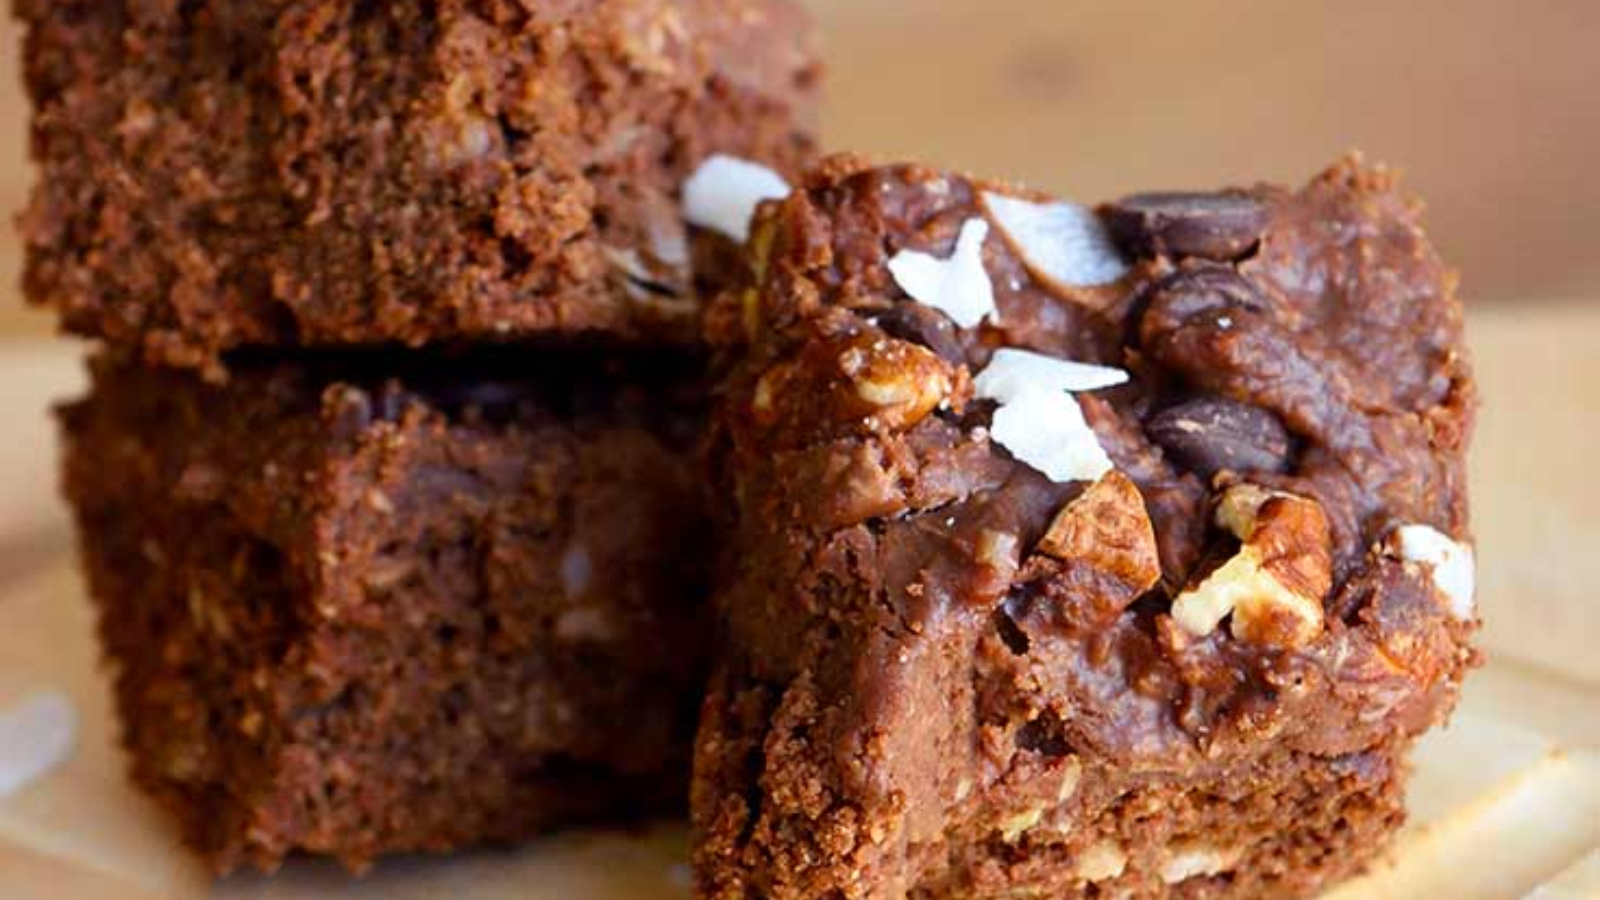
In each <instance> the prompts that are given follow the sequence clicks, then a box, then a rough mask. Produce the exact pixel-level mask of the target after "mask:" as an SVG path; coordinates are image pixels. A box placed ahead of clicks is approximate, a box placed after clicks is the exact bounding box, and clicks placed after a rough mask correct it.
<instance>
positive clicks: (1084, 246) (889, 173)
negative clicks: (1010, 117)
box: [696, 157, 1476, 897]
mask: <svg viewBox="0 0 1600 900" xmlns="http://www.w3.org/2000/svg"><path fill="white" fill-rule="evenodd" d="M1419 215H1420V208H1419V206H1418V204H1417V203H1416V202H1415V201H1414V200H1412V199H1411V198H1410V197H1409V196H1408V195H1406V194H1405V193H1403V192H1402V191H1401V190H1400V189H1399V187H1398V185H1397V183H1396V178H1395V176H1394V175H1393V174H1392V173H1391V172H1389V171H1388V170H1386V169H1384V168H1382V167H1377V166H1372V165H1368V164H1367V163H1365V162H1364V161H1363V160H1361V159H1360V158H1359V157H1351V158H1347V159H1345V160H1343V161H1341V162H1340V163H1338V164H1337V165H1335V166H1334V167H1332V168H1331V169H1329V170H1328V171H1326V172H1324V173H1323V174H1321V175H1319V176H1318V177H1316V178H1315V179H1313V180H1312V181H1311V182H1310V183H1309V184H1307V185H1306V186H1305V187H1303V188H1301V189H1299V190H1291V189H1286V188H1282V187H1276V186H1257V187H1251V188H1245V189H1235V190H1227V191H1222V192H1218V193H1211V194H1190V193H1167V194H1144V195H1137V196H1133V197H1128V198H1125V199H1123V200H1121V201H1118V202H1116V203H1111V204H1107V205H1105V206H1102V207H1099V208H1095V209H1090V208H1087V207H1082V206H1076V205H1073V204H1065V203H1060V202H1057V201H1053V200H1051V199H1050V198H1047V197H1044V196H1042V195H1039V194H1036V193H1032V192H1029V191H1025V190H1021V189H1018V188H1015V187H1011V186H1007V185H1003V184H998V183H994V182H986V181H981V180H977V179H973V178H968V177H963V176H959V175H953V174H949V173H944V172H939V171H934V170H931V169H928V168H923V167H918V166H889V167H876V166H872V165H869V164H867V163H865V162H863V161H861V160H859V159H857V158H853V157H838V158H834V159H830V160H829V161H827V162H826V163H824V164H823V165H822V166H820V167H819V168H817V169H816V170H815V171H814V172H813V173H812V174H811V175H810V176H809V178H808V179H807V181H806V182H805V183H804V185H803V186H802V187H801V188H800V189H799V190H797V191H796V192H795V193H794V194H793V195H791V196H790V197H789V198H788V199H786V200H784V201H781V202H775V203H770V204H767V205H766V206H765V207H763V210H762V212H761V214H760V216H759V217H758V219H757V221H756V223H755V225H754V227H753V231H752V238H751V241H750V248H749V252H750V256H751V260H750V264H751V270H752V271H751V276H750V287H748V288H747V289H745V290H742V291H733V292H729V293H727V294H726V295H724V297H723V298H722V299H721V300H720V301H719V302H718V303H717V305H716V308H715V309H714V311H713V313H712V315H711V316H710V318H709V321H708V331H709V334H710V338H711V341H712V343H713V345H714V346H715V347H716V348H717V349H718V353H719V357H720V366H721V371H722V372H723V373H724V375H725V381H724V389H723V394H722V396H721V398H720V400H719V404H718V412H717V415H716V423H717V424H716V437H715V445H716V451H715V452H716V453H717V454H719V458H720V461H721V466H720V470H721V471H722V472H724V473H726V474H725V475H724V478H725V491H724V495H725V496H727V497H729V498H731V499H732V510H731V512H730V513H729V514H730V515H731V516H732V521H731V522H730V523H729V524H728V525H727V530H728V533H729V534H731V535H733V536H734V539H733V542H732V543H733V544H734V546H731V547H729V548H728V558H727V559H725V560H724V574H723V576H722V585H723V588H722V591H721V600H720V602H721V605H722V607H723V612H724V615H725V617H726V620H727V622H728V642H727V646H728V648H729V649H728V651H727V654H726V659H725V663H724V665H725V672H724V678H725V679H727V680H729V681H730V683H731V684H733V685H734V690H747V689H748V688H750V686H752V685H765V686H768V687H769V688H770V689H771V690H773V691H776V692H778V693H779V694H781V695H782V697H783V698H784V699H783V700H782V701H781V705H780V707H779V708H778V710H777V711H776V712H773V713H772V716H773V720H772V721H773V723H774V724H772V725H771V727H772V728H773V729H774V730H773V731H772V732H771V733H769V734H768V735H767V737H766V738H765V744H764V745H763V751H762V752H763V753H764V754H766V755H765V756H764V757H759V756H758V758H762V759H764V760H765V762H764V765H765V766H766V769H765V771H764V774H757V775H754V776H752V775H751V774H750V771H749V770H748V769H745V768H741V765H748V763H746V764H740V763H737V762H725V761H719V760H717V759H716V757H717V756H718V755H719V754H723V753H724V752H725V751H726V748H727V747H731V746H734V743H736V742H733V743H730V742H729V741H731V739H729V738H727V736H726V734H721V735H719V734H716V733H714V732H716V731H717V729H719V728H722V729H724V730H726V728H728V727H731V726H727V725H726V724H725V723H724V724H722V725H719V724H717V723H713V724H712V726H711V729H710V732H708V729H707V726H706V725H702V738H701V740H702V748H701V754H702V757H701V759H702V762H701V765H702V767H703V769H704V770H705V771H706V772H708V773H709V774H708V775H707V776H706V777H704V778H701V779H700V781H699V784H698V786H697V799H696V809H697V817H698V819H697V824H698V825H699V827H700V829H701V833H702V835H703V840H704V841H705V843H704V844H703V845H702V850H701V852H702V860H703V862H705V863H706V864H705V868H706V870H707V871H708V872H710V873H712V874H710V875H709V876H708V880H707V881H706V882H705V883H706V884H710V885H712V886H713V888H717V886H719V885H720V886H721V887H722V888H726V886H727V885H728V884H730V883H732V882H728V881H725V880H723V878H724V876H725V875H726V871H727V870H726V869H723V868H722V867H723V866H725V865H728V861H729V860H731V859H734V858H736V857H737V858H739V859H742V860H743V861H744V862H743V863H742V864H741V865H745V866H753V867H754V868H753V869H750V870H749V871H755V870H756V869H760V870H761V871H762V872H763V873H764V874H760V875H750V874H749V871H747V872H746V875H745V876H740V877H744V878H747V879H748V880H746V881H745V882H744V883H745V884H746V885H747V886H748V885H760V884H765V885H766V891H767V893H762V890H760V889H757V888H750V889H751V890H752V891H754V892H753V893H750V894H748V896H791V894H790V893H786V892H785V891H786V890H793V891H795V893H793V894H792V895H793V896H801V895H804V890H806V889H818V888H820V887H830V888H831V887H836V886H838V885H839V884H840V883H841V881H840V879H846V880H850V879H857V880H856V881H854V882H853V883H856V884H857V885H858V886H859V885H862V884H892V885H899V886H900V888H901V889H905V890H909V889H910V888H911V887H913V886H915V885H917V884H919V883H924V882H925V878H926V877H933V876H931V875H928V874H927V873H930V872H933V873H937V872H939V871H941V870H942V869H943V868H945V867H948V866H949V865H951V860H952V859H953V858H954V857H953V856H949V857H946V856H945V853H946V848H947V847H949V846H954V845H955V843H956V842H957V838H956V837H954V836H955V835H958V834H963V833H968V832H971V829H973V828H974V827H976V826H975V823H974V821H973V820H972V817H973V816H977V815H987V814H989V813H991V812H992V811H993V810H994V808H995V806H996V804H997V803H1001V801H1000V800H997V799H996V798H998V797H1002V796H1005V797H1007V799H1006V800H1005V801H1004V802H1006V803H1015V802H1017V798H1016V797H1015V796H1011V795H1007V794H1006V791H1007V790H1012V789H1016V786H1017V785H1019V784H1028V783H1029V780H1028V778H1027V777H1024V775H1023V774H1022V770H1024V769H1026V768H1028V767H1029V766H1037V765H1042V764H1043V763H1039V762H1038V761H1037V760H1035V761H1034V762H1028V761H1027V760H1026V759H1024V757H1028V756H1029V754H1027V753H1020V750H1029V751H1032V753H1033V756H1034V757H1039V758H1049V757H1057V758H1058V759H1057V760H1056V761H1057V762H1060V759H1059V757H1062V756H1064V755H1065V754H1067V753H1068V752H1069V751H1070V753H1071V754H1073V755H1074V756H1078V757H1081V758H1084V759H1092V760H1096V761H1098V762H1099V763H1100V764H1104V765H1108V766H1111V767H1113V768H1115V769H1117V770H1120V771H1126V772H1131V773H1144V774H1145V775H1148V776H1149V777H1151V778H1158V777H1161V776H1162V775H1163V774H1164V775H1166V776H1172V777H1178V776H1180V775H1181V777H1183V778H1185V779H1189V780H1191V781H1192V780H1201V779H1204V778H1207V777H1213V776H1215V775H1216V774H1217V773H1218V772H1223V771H1228V770H1230V769H1231V767H1238V766H1245V767H1246V768H1248V764H1249V760H1251V759H1256V758H1260V757H1262V756H1263V755H1264V754H1267V753H1269V752H1287V753H1304V754H1309V755H1312V756H1314V757H1316V758H1323V759H1336V758H1341V757H1344V756H1346V755H1349V754H1357V753H1360V752H1363V751H1365V750H1369V749H1371V748H1374V747H1378V746H1392V743H1391V742H1393V741H1403V740H1405V739H1407V738H1408V737H1409V736H1413V735H1416V734H1418V733H1420V732H1421V731H1423V730H1425V729H1426V728H1427V727H1429V726H1430V725H1432V724H1434V723H1435V722H1437V721H1439V720H1440V719H1441V718H1442V717H1443V716H1444V715H1445V714H1446V713H1447V712H1448V710H1449V709H1450V708H1451V706H1452V705H1453V702H1454V698H1455V696H1456V693H1457V690H1458V684H1459V680H1460V677H1461V675H1462V673H1463V672H1464V671H1465V669H1466V668H1468V667H1469V666H1470V665H1472V664H1473V662H1474V660H1475V658H1476V656H1475V651H1473V650H1472V649H1471V647H1470V643H1469V638H1470V635H1471V633H1472V631H1473V630H1474V629H1475V628H1476V614H1475V610H1474V609H1473V607H1472V598H1471V585H1470V577H1471V575H1470V572H1471V570H1470V565H1471V563H1470V552H1471V551H1470V549H1469V547H1468V545H1469V543H1470V537H1469V535H1468V520H1467V500H1466V492H1465V466H1464V452H1465V447H1466V444H1467V441H1468V439H1469V435H1470V432H1471V428H1472V422H1473V416H1474V410H1475V404H1476V401H1475V394H1474V384H1473V381H1472V377H1471V373H1470V369H1469V365H1468V362H1467V360H1466V358H1465V355H1464V349H1463V340H1462V312H1461V307H1460V304H1459V302H1458V301H1457V299H1456V297H1455V294H1454V291H1455V286H1456V280H1457V279H1456V276H1455V275H1454V273H1453V272H1452V271H1451V270H1450V269H1449V268H1447V267H1446V265H1445V264H1444V263H1443V262H1442V261H1441V260H1440V258H1439V257H1438V255H1437V254H1436V253H1435V251H1434V249H1433V248H1432V246H1431V245H1430V244H1429V242H1428V241H1427V239H1426V238H1425V236H1424V234H1423V232H1422V230H1421V227H1420V224H1419ZM1063 398H1066V399H1065V400H1063ZM1463 567H1465V568H1464V569H1463ZM1463 573H1464V574H1463ZM745 712H748V710H746V711H745ZM728 715H729V716H737V715H738V713H737V712H729V713H728ZM797 722H800V723H803V724H796V723H797ZM784 723H788V725H790V726H793V731H792V733H791V731H789V730H786V728H787V726H786V725H785V724H784ZM735 730H737V729H735ZM708 733H709V734H710V736H709V737H708ZM801 735H803V737H802V736H801ZM789 741H792V742H793V746H791V745H790V743H788V742H789ZM802 746H803V747H805V748H810V749H808V750H803V749H801V747H802ZM719 748H722V749H719ZM726 752H729V753H731V751H726ZM774 753H777V754H780V756H779V757H774V756H773V755H772V754H774ZM785 766H791V767H792V768H794V769H795V770H797V771H800V772H803V773H808V774H807V775H806V777H804V778H800V781H799V783H790V782H789V781H788V780H786V778H787V777H788V776H780V775H778V774H777V772H778V770H779V769H781V768H783V767H785ZM741 772H742V773H743V774H739V773H741ZM1207 773H1210V774H1209V775H1208V774H1207ZM791 774H792V773H791ZM751 777H754V778H757V779H759V782H758V783H759V785H760V787H757V786H756V784H755V783H745V782H743V781H742V780H741V779H745V778H751ZM795 777H796V778H799V776H795ZM1130 777H1131V776H1130ZM1141 777H1143V776H1141ZM718 779H721V782H722V783H720V784H719V783H715V782H717V781H718ZM1007 785H1010V786H1011V787H1010V788H1007V787H1006V786H1007ZM719 792H720V793H719ZM752 792H754V793H753V794H752ZM738 796H745V797H749V796H759V798H760V799H758V800H756V801H754V802H753V803H751V804H750V805H749V806H745V805H744V804H743V802H741V801H734V800H730V799H729V797H738ZM730 803H731V804H732V805H731V806H730V805H729V804H730ZM830 803H833V804H837V805H836V806H833V807H830V806H829V804H830ZM1002 805H1003V804H1002ZM730 809H734V810H735V811H733V812H729V810H730ZM841 809H844V810H846V811H847V812H840V810H841ZM739 810H742V811H739ZM823 810H831V811H830V812H827V813H824V812H823ZM787 816H793V817H795V818H794V819H788V818H786V817H787ZM747 817H756V818H755V819H747ZM802 819H807V820H810V821H813V822H830V823H834V825H833V826H832V827H833V828H834V830H830V828H829V827H824V826H820V825H818V826H816V828H817V829H818V831H817V832H816V833H813V834H811V835H810V837H809V839H814V841H815V844H812V843H807V840H808V839H796V838H795V837H794V836H795V835H797V834H804V833H805V832H804V831H803V830H797V829H802V826H800V825H797V824H796V823H797V822H799V821H801V820H802ZM1034 819H1035V820H1037V815H1035V816H1034ZM842 822H854V823H855V825H853V826H848V827H847V826H846V825H844V824H838V823H842ZM989 824H991V825H992V823H989ZM853 829H854V830H853ZM1004 831H1005V829H1004V828H1000V832H1004ZM971 833H972V834H982V833H983V832H982V829H979V830H977V831H976V832H971ZM781 835H788V836H789V837H788V838H781V837H780V836H781ZM969 836H970V835H969ZM796 840H799V843H800V844H802V845H804V846H796ZM854 841H860V843H852V842H854ZM947 842H948V843H947ZM734 847H742V848H743V849H742V850H735V849H731V848H734ZM852 847H853V848H854V849H850V848H852ZM890 847H899V848H900V850H899V851H898V852H896V851H891V850H890V849H888V848H890ZM807 848H810V849H809V850H808V849H807ZM841 848H844V849H841ZM906 848H911V849H910V850H907V849H906ZM954 852H955V851H953V850H952V851H950V853H951V854H953V853H954ZM763 853H767V854H770V855H769V856H765V857H762V856H761V854H763ZM739 854H742V856H741V855H739ZM785 854H789V855H788V856H786V855H785ZM757 857H761V858H763V859H765V860H766V861H767V864H768V865H767V867H766V868H762V867H761V866H760V865H757V864H755V863H752V862H751V860H753V859H755V858H757ZM807 859H819V860H839V859H842V860H843V861H839V862H838V866H839V867H840V868H839V869H837V870H836V871H834V873H833V875H832V876H823V875H817V874H816V872H815V871H813V870H812V869H810V868H809V867H810V866H811V865H812V863H809V862H805V861H804V860H807ZM829 864H830V863H827V862H818V863H816V866H817V868H819V869H820V868H822V867H825V866H826V865H829ZM796 867H798V868H796ZM885 867H887V868H885ZM897 867H898V868H897ZM919 867H921V868H919ZM891 870H892V871H891ZM784 872H789V874H782V873H784ZM807 872H811V875H815V876H816V877H817V878H819V879H820V880H818V881H815V882H807V881H806V879H807V878H808V877H811V876H808V874H807ZM851 872H854V873H856V874H849V873H851ZM863 872H864V873H866V874H861V873H863ZM719 873H720V874H719ZM841 873H844V874H841ZM847 876H848V878H847ZM830 878H831V879H832V880H829V879H830ZM875 878H876V879H879V880H878V881H874V879H875ZM763 879H765V880H763ZM804 885H809V888H802V887H797V886H804ZM713 893H715V890H713ZM846 893H847V894H848V891H846ZM887 895H892V896H898V894H894V893H893V891H891V892H890V893H889V894H887ZM725 896H729V897H734V896H745V895H743V894H740V893H738V891H735V890H732V889H729V890H728V892H727V893H726V894H725Z"/></svg>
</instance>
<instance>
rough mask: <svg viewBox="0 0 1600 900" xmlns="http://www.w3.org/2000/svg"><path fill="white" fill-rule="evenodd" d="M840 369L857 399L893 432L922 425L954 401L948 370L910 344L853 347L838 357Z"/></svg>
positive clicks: (887, 342) (924, 350) (888, 342)
mask: <svg viewBox="0 0 1600 900" xmlns="http://www.w3.org/2000/svg"><path fill="white" fill-rule="evenodd" d="M839 368H840V370H841V371H843V372H844V374H845V376H846V377H848V378H849V379H850V381H851V383H852V384H854V386H855V393H856V396H857V397H858V398H860V399H861V400H863V401H865V402H866V403H867V404H868V405H869V406H871V407H873V409H874V411H873V413H872V414H873V415H875V416H877V417H878V420H879V421H880V422H882V423H883V424H884V425H885V426H886V427H888V428H891V429H901V428H909V427H911V426H912V425H915V424H916V423H918V422H920V421H922V420H923V419H924V418H926V417H927V416H928V414H929V413H931V412H933V411H934V409H935V408H937V407H938V406H939V404H941V403H943V402H945V399H946V398H947V397H949V396H950V390H951V379H950V372H949V369H948V368H947V367H946V365H945V363H944V361H943V360H941V359H940V358H939V357H938V356H937V355H935V354H934V352H933V351H931V350H929V349H927V348H926V347H921V346H918V345H916V344H912V343H909V342H907V341H896V340H884V341H879V342H877V343H875V344H873V345H871V346H870V347H862V346H855V347H851V348H850V349H848V350H846V351H844V353H842V354H841V355H840V356H839Z"/></svg>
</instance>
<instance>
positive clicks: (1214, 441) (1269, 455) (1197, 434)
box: [1145, 397, 1289, 480]
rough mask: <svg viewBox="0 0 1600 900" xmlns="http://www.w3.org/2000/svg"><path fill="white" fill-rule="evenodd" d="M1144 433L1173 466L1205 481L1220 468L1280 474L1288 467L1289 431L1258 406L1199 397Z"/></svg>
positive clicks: (1162, 417)
mask: <svg viewBox="0 0 1600 900" xmlns="http://www.w3.org/2000/svg"><path fill="white" fill-rule="evenodd" d="M1145 431H1146V432H1147V433H1148V434H1149V435H1150V439H1151V440H1153V441H1155V442H1156V443H1157V444H1159V445H1160V446H1161V448H1162V449H1163V450H1166V451H1167V454H1168V455H1169V456H1171V457H1172V459H1173V460H1174V461H1175V462H1177V463H1178V464H1179V465H1181V466H1183V467H1184V468H1186V469H1189V470H1190V471H1193V472H1195V473H1197V474H1199V475H1201V476H1202V477H1204V478H1205V479H1207V480H1210V479H1211V477H1212V476H1214V475H1216V474H1217V473H1218V472H1221V471H1223V470H1224V469H1226V470H1228V471H1232V472H1273V473H1282V472H1285V471H1287V470H1288V468H1289V432H1288V430H1287V429H1285V428H1284V427H1283V423H1282V422H1279V421H1278V417H1277V416H1275V415H1273V414H1272V413H1270V412H1268V411H1267V410H1264V409H1262V408H1261V407H1259V406H1250V405H1248V404H1245V403H1238V402H1235V401H1233V400H1228V399H1225V398H1222V397H1200V398H1198V399H1195V400H1190V401H1188V402H1186V403H1180V404H1178V405H1177V406H1174V407H1171V408H1169V409H1166V410H1163V411H1162V412H1160V413H1157V414H1156V415H1155V417H1154V418H1152V419H1151V420H1150V422H1149V424H1147V425H1146V426H1145Z"/></svg>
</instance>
